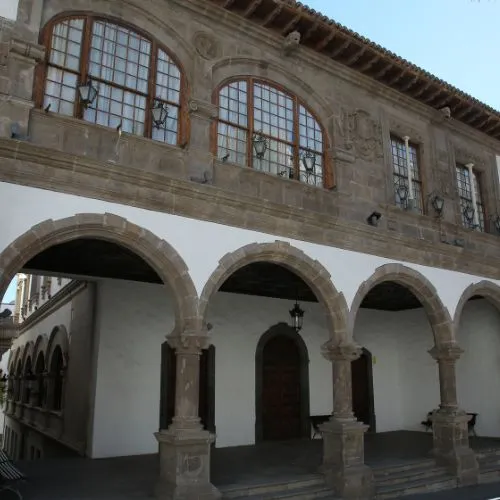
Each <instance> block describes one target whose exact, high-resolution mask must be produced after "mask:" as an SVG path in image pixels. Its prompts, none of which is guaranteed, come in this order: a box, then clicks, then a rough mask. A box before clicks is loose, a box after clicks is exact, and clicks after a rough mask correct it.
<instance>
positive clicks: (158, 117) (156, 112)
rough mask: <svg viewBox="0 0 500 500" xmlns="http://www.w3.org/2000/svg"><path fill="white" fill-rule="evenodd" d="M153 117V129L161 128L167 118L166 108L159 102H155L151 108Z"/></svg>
mask: <svg viewBox="0 0 500 500" xmlns="http://www.w3.org/2000/svg"><path fill="white" fill-rule="evenodd" d="M151 114H152V115H153V124H154V127H155V128H161V127H163V125H165V122H166V121H167V118H168V107H167V106H166V104H165V103H163V102H161V101H156V102H155V103H154V105H153V107H152V108H151Z"/></svg>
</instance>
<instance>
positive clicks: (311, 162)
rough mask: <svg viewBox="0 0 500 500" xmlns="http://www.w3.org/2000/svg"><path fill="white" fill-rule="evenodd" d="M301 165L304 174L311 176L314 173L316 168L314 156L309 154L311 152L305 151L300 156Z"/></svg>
mask: <svg viewBox="0 0 500 500" xmlns="http://www.w3.org/2000/svg"><path fill="white" fill-rule="evenodd" d="M302 164H303V165H304V168H305V169H306V172H307V173H308V174H312V173H313V172H314V168H315V167H316V155H315V154H314V153H311V151H307V152H306V153H305V154H304V155H303V156H302Z"/></svg>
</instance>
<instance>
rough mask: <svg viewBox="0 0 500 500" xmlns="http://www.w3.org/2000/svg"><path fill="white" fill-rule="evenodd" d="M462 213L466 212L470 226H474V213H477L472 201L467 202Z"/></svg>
mask: <svg viewBox="0 0 500 500" xmlns="http://www.w3.org/2000/svg"><path fill="white" fill-rule="evenodd" d="M462 213H463V214H464V217H465V220H466V221H467V223H468V224H469V225H470V226H472V223H473V222H474V213H475V210H474V207H473V206H472V205H471V204H470V203H467V205H465V207H464V208H463V210H462Z"/></svg>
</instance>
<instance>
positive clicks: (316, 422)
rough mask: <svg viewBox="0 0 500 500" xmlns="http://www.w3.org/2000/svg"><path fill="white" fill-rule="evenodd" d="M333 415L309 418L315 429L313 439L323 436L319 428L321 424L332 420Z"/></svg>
mask: <svg viewBox="0 0 500 500" xmlns="http://www.w3.org/2000/svg"><path fill="white" fill-rule="evenodd" d="M330 417H331V415H310V416H309V421H310V422H311V426H312V428H313V436H312V438H313V439H314V437H315V436H316V434H319V435H320V436H321V429H320V428H319V426H320V425H321V424H324V423H325V422H328V420H330Z"/></svg>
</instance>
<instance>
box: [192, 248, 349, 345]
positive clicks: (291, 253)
mask: <svg viewBox="0 0 500 500" xmlns="http://www.w3.org/2000/svg"><path fill="white" fill-rule="evenodd" d="M254 262H270V263H274V264H279V265H281V266H283V267H285V268H287V269H288V270H289V271H291V272H293V273H295V274H296V275H297V276H299V277H300V278H301V279H303V280H304V281H305V282H306V283H307V284H308V285H309V287H310V288H311V290H312V291H313V292H314V294H315V295H316V298H317V299H318V301H319V302H320V304H322V305H323V307H324V310H325V312H326V320H327V325H328V330H329V333H330V339H332V340H335V341H338V342H340V341H342V340H345V339H346V338H347V337H348V336H349V332H348V329H347V326H348V307H347V302H346V300H345V298H344V295H343V294H342V293H339V292H338V291H337V290H336V288H335V286H334V285H333V283H332V281H331V279H330V273H329V272H328V271H327V270H326V269H325V268H324V267H323V265H322V264H320V263H319V262H318V261H317V260H313V259H311V257H309V256H307V255H306V254H305V253H304V252H303V251H302V250H299V249H298V248H295V247H293V246H292V245H290V244H289V243H287V242H285V241H275V242H273V243H252V244H250V245H246V246H244V247H242V248H239V249H238V250H235V251H234V252H230V253H227V254H226V255H225V256H224V257H222V259H221V260H220V261H219V266H218V267H217V269H216V270H215V271H214V272H213V273H212V275H211V276H210V278H209V279H208V281H207V283H206V284H205V286H204V288H203V291H202V293H201V296H200V319H201V320H202V321H203V325H205V324H206V314H207V309H208V304H209V301H210V299H211V298H212V297H213V296H214V295H215V293H216V292H217V291H218V290H219V288H220V287H221V286H222V284H223V283H224V282H225V281H226V279H227V278H229V276H231V275H232V274H233V273H234V272H235V271H237V270H238V269H240V268H242V267H244V266H246V265H248V264H252V263H254Z"/></svg>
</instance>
